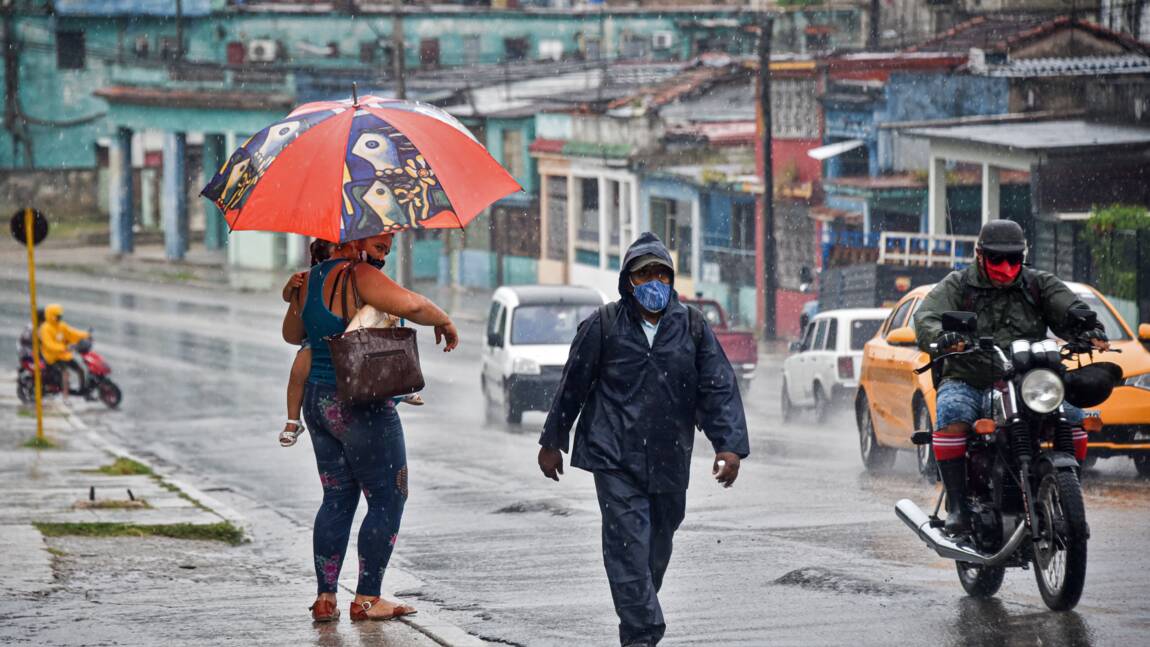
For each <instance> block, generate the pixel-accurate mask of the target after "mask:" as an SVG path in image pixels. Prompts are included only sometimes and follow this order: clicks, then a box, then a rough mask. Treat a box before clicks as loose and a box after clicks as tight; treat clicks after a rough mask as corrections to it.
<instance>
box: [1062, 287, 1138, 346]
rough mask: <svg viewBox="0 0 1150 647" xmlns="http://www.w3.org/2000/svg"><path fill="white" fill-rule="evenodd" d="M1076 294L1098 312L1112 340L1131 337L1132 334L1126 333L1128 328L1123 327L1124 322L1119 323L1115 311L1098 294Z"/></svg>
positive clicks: (1099, 319)
mask: <svg viewBox="0 0 1150 647" xmlns="http://www.w3.org/2000/svg"><path fill="white" fill-rule="evenodd" d="M1075 296H1077V297H1078V298H1079V299H1080V300H1081V301H1082V303H1085V304H1086V305H1088V306H1090V309H1091V310H1093V311H1094V312H1095V313H1097V314H1098V321H1101V322H1102V327H1103V328H1105V329H1106V337H1108V338H1109V339H1110V341H1125V340H1127V339H1130V336H1129V335H1127V334H1126V330H1125V329H1124V328H1123V327H1122V324H1120V323H1118V319H1117V318H1116V317H1115V316H1114V312H1113V311H1111V310H1110V308H1107V307H1106V304H1105V303H1102V299H1099V298H1098V296H1097V295H1096V294H1094V293H1087V294H1077V295H1075Z"/></svg>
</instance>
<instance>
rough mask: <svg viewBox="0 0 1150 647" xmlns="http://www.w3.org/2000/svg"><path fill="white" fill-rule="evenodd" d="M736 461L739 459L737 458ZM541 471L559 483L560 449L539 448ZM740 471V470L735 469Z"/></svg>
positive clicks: (561, 461) (560, 471)
mask: <svg viewBox="0 0 1150 647" xmlns="http://www.w3.org/2000/svg"><path fill="white" fill-rule="evenodd" d="M735 460H736V461H738V460H739V459H738V458H736V459H735ZM539 469H540V470H542V471H543V476H546V477H547V478H549V479H551V480H552V481H558V480H559V475H560V474H562V473H563V453H562V452H560V451H559V450H558V449H551V448H550V447H540V448H539ZM735 471H736V472H737V471H738V468H737V467H736V468H735Z"/></svg>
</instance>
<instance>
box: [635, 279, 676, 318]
mask: <svg viewBox="0 0 1150 647" xmlns="http://www.w3.org/2000/svg"><path fill="white" fill-rule="evenodd" d="M635 300H636V301H638V302H639V305H641V306H643V309H644V310H646V311H647V312H662V311H664V310H666V309H667V304H668V303H669V302H670V301H671V286H670V285H668V284H666V283H664V282H662V281H660V280H659V279H651V280H650V281H647V282H646V283H640V284H639V285H636V286H635Z"/></svg>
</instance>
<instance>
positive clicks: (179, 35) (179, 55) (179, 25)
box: [176, 0, 184, 61]
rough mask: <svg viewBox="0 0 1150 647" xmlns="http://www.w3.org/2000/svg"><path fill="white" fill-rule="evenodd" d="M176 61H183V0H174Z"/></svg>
mask: <svg viewBox="0 0 1150 647" xmlns="http://www.w3.org/2000/svg"><path fill="white" fill-rule="evenodd" d="M176 60H177V61H183V60H184V0H176Z"/></svg>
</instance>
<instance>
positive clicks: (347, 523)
mask: <svg viewBox="0 0 1150 647" xmlns="http://www.w3.org/2000/svg"><path fill="white" fill-rule="evenodd" d="M303 414H304V419H305V420H307V426H308V431H309V432H311V444H312V448H313V449H314V450H315V462H316V467H317V468H318V469H319V483H320V485H321V486H322V487H323V504H322V505H321V506H320V508H319V512H317V513H316V515H315V527H314V529H313V531H312V547H313V550H314V552H315V575H316V580H317V582H318V592H319V593H335V592H336V589H337V588H338V585H339V573H340V570H341V569H342V568H343V562H344V557H345V553H346V551H347V542H348V538H349V536H350V535H351V526H352V523H353V521H354V518H355V509H356V507H357V506H358V505H359V498H360V495H361V494H362V496H363V497H364V498H365V499H366V500H367V515H366V516H364V518H363V522H362V523H361V524H360V526H359V540H358V543H357V546H358V548H359V584H358V585H357V586H356V589H355V592H356V593H359V594H360V595H369V596H375V595H379V592H380V588H381V586H382V584H383V574H384V572H385V571H386V570H387V564H388V561H389V560H390V559H391V551H392V549H393V548H394V547H395V542H396V539H397V537H398V535H399V523H400V521H401V520H402V519H403V508H404V504H405V503H406V502H407V450H406V448H405V446H404V442H403V425H402V424H401V423H400V421H399V414H397V413H396V411H395V405H394V404H392V403H391V402H384V403H377V404H370V405H363V406H352V405H348V404H344V403H341V402H340V401H339V400H337V399H336V397H335V387H334V386H325V385H320V384H310V383H309V384H308V385H307V386H306V387H305V389H304V401H303Z"/></svg>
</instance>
